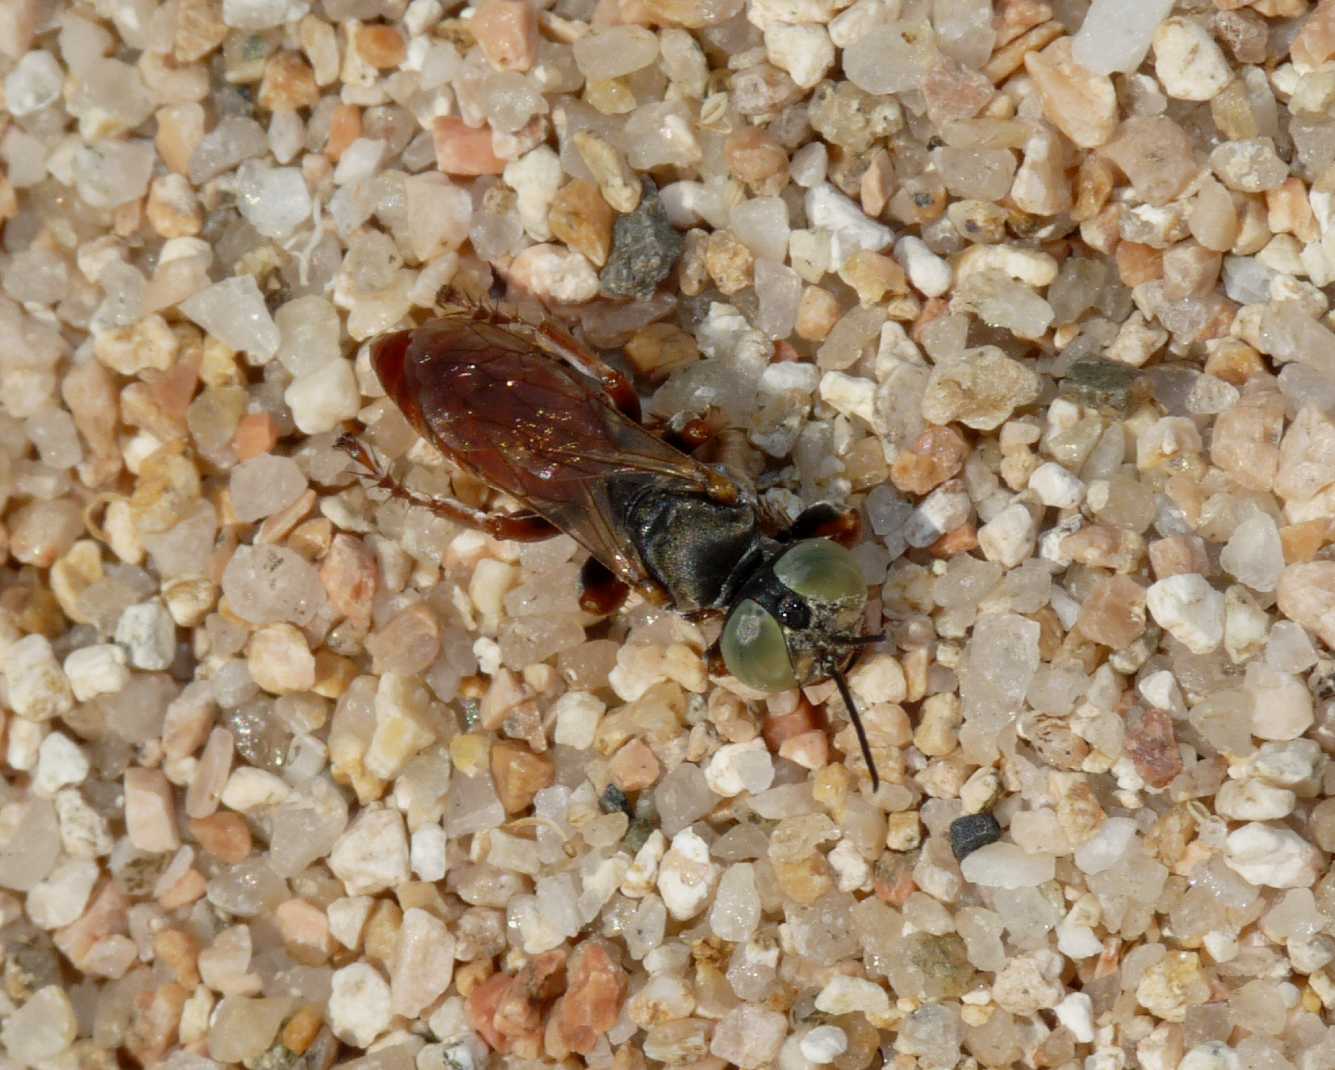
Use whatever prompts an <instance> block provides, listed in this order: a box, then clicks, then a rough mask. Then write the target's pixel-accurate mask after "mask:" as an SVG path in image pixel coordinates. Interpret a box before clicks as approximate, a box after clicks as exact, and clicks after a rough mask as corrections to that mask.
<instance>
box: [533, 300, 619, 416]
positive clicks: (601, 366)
mask: <svg viewBox="0 0 1335 1070" xmlns="http://www.w3.org/2000/svg"><path fill="white" fill-rule="evenodd" d="M537 331H538V334H539V335H541V336H542V337H543V338H544V339H545V340H546V342H547V344H548V345H549V346H551V348H552V349H553V350H554V351H555V352H556V353H557V355H558V356H560V357H561V358H562V359H563V360H565V361H567V362H568V363H570V364H572V365H574V367H575V368H577V369H578V370H579V371H581V372H583V373H584V374H585V375H587V376H588V377H589V378H590V379H593V380H595V381H597V382H599V383H601V384H602V387H603V389H604V390H606V391H607V396H608V397H609V398H611V399H612V404H613V405H615V406H616V407H617V408H618V409H620V410H621V412H622V413H623V414H624V415H625V416H627V417H629V418H630V419H632V420H634V421H635V422H636V423H639V422H640V395H639V394H638V393H637V392H636V390H635V384H634V383H632V382H631V381H630V378H629V377H628V376H626V375H624V374H622V373H621V372H619V371H617V370H616V369H615V368H613V367H612V366H611V365H610V364H608V363H606V362H605V361H603V360H602V359H600V358H599V357H596V356H594V355H593V354H592V353H590V352H589V351H588V350H587V349H585V348H584V347H583V346H582V345H580V344H579V342H577V341H576V340H575V338H574V336H573V335H571V334H570V333H569V332H568V331H565V330H563V329H562V328H560V327H558V326H556V324H554V323H552V322H551V321H550V320H547V321H546V322H544V323H543V324H542V325H541V326H540V327H538V328H537Z"/></svg>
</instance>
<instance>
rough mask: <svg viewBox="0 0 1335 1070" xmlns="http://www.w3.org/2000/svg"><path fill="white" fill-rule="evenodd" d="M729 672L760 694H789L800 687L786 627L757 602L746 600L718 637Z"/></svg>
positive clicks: (728, 620)
mask: <svg viewBox="0 0 1335 1070" xmlns="http://www.w3.org/2000/svg"><path fill="white" fill-rule="evenodd" d="M719 651H720V653H722V655H723V664H725V665H726V666H727V667H728V671H729V672H730V673H732V674H733V676H735V677H737V679H738V680H740V681H741V682H742V683H744V684H746V686H747V687H754V688H755V689H756V690H757V691H787V690H788V689H789V688H791V687H796V686H797V676H796V674H795V673H794V672H793V662H792V659H791V658H790V657H789V656H788V644H787V643H786V642H784V638H783V627H782V626H781V625H780V624H779V622H778V621H777V620H775V619H774V616H773V615H772V614H771V613H769V612H768V611H767V610H766V609H765V608H764V607H762V606H761V605H760V604H759V603H758V602H753V601H752V600H751V599H749V598H747V599H743V600H742V601H741V602H738V603H737V605H736V606H734V607H733V610H732V612H731V613H729V614H728V619H727V621H726V622H725V623H724V625H723V634H722V635H721V636H719Z"/></svg>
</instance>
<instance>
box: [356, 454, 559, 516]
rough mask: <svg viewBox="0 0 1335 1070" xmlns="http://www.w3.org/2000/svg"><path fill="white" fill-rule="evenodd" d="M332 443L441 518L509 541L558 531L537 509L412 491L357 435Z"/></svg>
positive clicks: (380, 483)
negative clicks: (515, 509) (492, 506)
mask: <svg viewBox="0 0 1335 1070" xmlns="http://www.w3.org/2000/svg"><path fill="white" fill-rule="evenodd" d="M336 445H337V446H338V448H339V449H341V450H342V451H343V452H344V453H346V454H348V456H350V457H351V458H352V459H353V460H354V461H356V462H357V463H358V464H359V465H361V466H362V468H364V469H365V470H366V473H367V476H368V477H369V478H370V480H371V482H373V483H374V484H375V485H376V486H377V487H381V488H383V489H384V490H387V491H389V492H390V494H392V495H393V496H394V497H396V498H398V499H399V500H400V501H405V502H407V503H408V504H409V505H416V506H418V507H419V508H422V509H429V510H430V511H431V512H433V513H435V514H436V516H439V517H442V518H444V519H445V520H453V521H454V522H455V523H456V524H462V525H463V526H464V527H468V528H474V529H476V530H478V531H485V532H486V533H487V534H488V535H490V536H491V537H492V538H494V539H505V540H508V541H511V542H539V541H541V540H542V539H550V538H551V537H552V536H553V535H558V534H560V529H558V528H557V527H556V525H554V524H553V523H552V522H551V521H550V520H548V519H546V518H545V517H541V516H539V515H538V514H537V513H484V512H483V511H482V510H481V509H472V508H470V507H468V506H467V505H463V504H462V503H460V502H456V501H451V500H450V499H449V498H428V497H426V496H425V495H422V494H415V493H414V492H413V491H411V490H409V489H408V488H407V487H405V486H404V485H403V484H402V483H400V482H399V481H398V480H397V479H395V478H394V477H393V476H392V475H390V474H389V473H388V472H387V471H385V469H384V467H383V466H382V465H381V464H380V462H379V461H377V460H376V459H375V456H374V455H373V454H372V453H371V451H370V450H369V449H367V448H366V446H365V444H364V443H362V442H361V441H360V440H359V439H357V438H355V437H354V436H352V435H341V436H339V439H338V442H337V443H336Z"/></svg>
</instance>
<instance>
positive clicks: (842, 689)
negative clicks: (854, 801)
mask: <svg viewBox="0 0 1335 1070" xmlns="http://www.w3.org/2000/svg"><path fill="white" fill-rule="evenodd" d="M831 675H832V676H833V677H834V683H835V686H836V687H838V688H839V697H840V698H842V699H843V700H844V708H845V709H847V710H848V717H849V720H851V721H852V722H853V729H854V731H856V732H857V734H858V745H859V746H860V747H861V748H862V757H863V759H864V760H865V761H866V763H867V771H868V772H869V773H871V790H872V791H879V790H880V787H881V775H880V774H879V773H878V772H877V771H876V762H875V761H874V760H873V759H872V756H871V744H870V743H868V742H867V730H866V729H865V728H863V727H862V718H861V717H860V716H859V715H858V707H857V704H856V703H855V702H854V701H853V692H852V691H850V690H849V688H848V681H847V680H846V679H844V674H843V672H842V671H841V670H839V669H835V670H834V671H833V673H831Z"/></svg>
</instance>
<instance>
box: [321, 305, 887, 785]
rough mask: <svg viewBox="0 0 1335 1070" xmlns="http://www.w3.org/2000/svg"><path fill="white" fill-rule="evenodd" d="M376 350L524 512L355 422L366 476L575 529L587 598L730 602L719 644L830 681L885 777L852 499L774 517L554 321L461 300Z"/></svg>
mask: <svg viewBox="0 0 1335 1070" xmlns="http://www.w3.org/2000/svg"><path fill="white" fill-rule="evenodd" d="M370 357H371V364H372V366H373V367H374V368H375V371H376V374H377V375H378V376H379V379H380V382H381V385H382V386H383V387H384V390H385V393H386V395H387V396H388V397H389V398H390V399H391V400H392V401H393V402H394V403H395V404H396V405H397V406H398V408H399V409H400V411H401V412H402V413H403V415H404V417H405V418H406V419H407V420H408V422H409V423H410V424H411V425H412V426H413V428H414V429H415V430H416V431H417V433H418V434H419V435H421V436H422V437H423V438H425V439H426V440H427V441H429V442H430V443H431V444H432V445H434V446H435V447H436V448H437V449H439V450H440V451H441V453H443V454H444V455H445V457H446V458H447V459H448V460H450V461H451V462H452V463H453V464H455V465H457V466H458V467H459V468H461V469H463V470H464V471H465V472H468V473H470V474H471V475H473V476H474V477H476V478H477V479H479V480H481V481H482V482H483V483H485V484H487V485H489V486H490V487H491V488H493V489H494V490H498V491H501V492H503V493H504V494H506V495H508V496H509V497H511V498H513V499H514V500H516V501H517V502H519V503H520V506H521V508H522V510H523V511H521V512H516V513H488V512H484V511H482V510H478V509H474V508H472V507H470V506H467V505H465V504H463V503H462V502H459V501H456V500H453V499H449V498H434V497H425V496H423V495H419V494H415V493H414V492H412V491H410V490H409V489H408V488H406V487H404V486H403V485H402V484H401V483H400V482H399V481H398V480H396V479H395V478H394V477H393V476H392V475H391V474H390V473H389V472H388V471H387V470H386V469H384V468H383V467H382V466H381V465H380V463H379V462H378V461H377V459H376V458H375V456H374V455H373V454H372V453H371V451H370V450H368V449H367V448H366V446H365V445H364V444H363V443H361V442H360V441H359V440H357V439H356V438H355V437H353V436H351V435H343V436H342V437H341V438H340V439H339V443H338V444H339V446H340V448H342V449H344V450H345V451H347V452H348V453H349V454H350V455H351V456H352V457H353V458H354V460H356V461H357V463H358V464H360V465H361V467H362V468H363V469H365V472H366V475H367V477H368V478H369V479H370V480H372V481H373V482H374V483H375V484H376V485H378V486H380V487H382V488H384V489H385V490H388V491H389V492H390V493H391V494H392V495H394V496H396V497H398V498H400V499H403V500H405V501H408V502H409V503H411V504H413V505H416V506H421V507H423V508H426V509H429V510H431V512H433V513H435V514H436V515H438V516H441V517H444V518H446V519H448V520H451V521H454V522H456V523H459V524H461V525H465V526H468V527H471V528H476V529H479V530H482V531H485V532H487V533H488V534H490V535H492V536H494V537H495V538H497V539H512V540H521V541H527V540H536V539H543V538H547V537H549V536H552V535H555V534H557V533H558V532H565V533H566V534H567V535H570V536H571V537H572V538H574V539H575V541H576V542H578V543H579V544H580V545H581V546H583V547H584V548H585V549H586V550H587V551H588V552H589V558H588V560H587V562H586V563H585V565H584V566H583V569H582V571H581V574H580V581H581V588H582V594H581V599H580V602H581V606H582V607H583V608H584V609H586V610H588V611H590V612H594V613H599V614H607V613H611V612H614V611H615V610H616V608H617V607H618V606H619V605H620V604H621V602H622V601H623V600H624V599H625V598H626V596H627V594H628V593H629V592H630V591H632V590H633V591H636V592H638V593H639V594H640V595H641V596H642V597H643V598H644V599H646V600H647V601H648V602H650V603H652V604H655V605H659V606H664V607H669V608H672V609H674V610H676V611H678V612H680V613H682V614H684V615H686V616H688V617H690V618H692V619H700V618H703V617H707V616H711V615H713V616H717V615H722V616H723V618H724V619H723V628H722V632H721V634H720V636H719V639H718V642H717V645H716V647H715V648H714V649H713V650H712V651H711V654H712V655H713V656H714V658H715V660H717V659H720V658H721V660H722V662H723V665H724V667H725V668H726V669H727V671H728V672H729V673H731V674H732V675H733V676H734V677H735V678H736V679H737V680H739V681H740V682H741V683H743V684H745V685H747V686H748V687H751V688H754V689H755V690H758V691H761V692H770V693H773V692H779V691H786V690H788V689H790V688H794V687H800V686H804V685H806V684H811V683H818V682H820V681H823V680H829V679H833V680H834V682H835V684H836V686H837V688H838V691H839V694H840V696H841V697H842V698H843V702H844V706H845V708H846V709H847V710H848V713H849V716H850V718H851V720H852V722H853V726H854V728H855V730H856V733H857V738H858V743H859V745H860V747H861V749H862V754H863V757H864V758H865V759H866V763H867V768H868V771H869V772H870V774H871V780H872V786H873V790H875V788H877V787H878V786H879V783H880V778H879V776H878V774H877V770H876V765H875V762H874V761H873V760H872V755H871V748H870V746H869V744H868V742H867V735H866V731H865V729H864V728H863V725H862V720H861V718H860V717H859V715H858V711H857V707H856V705H855V704H854V701H853V696H852V693H851V692H850V690H849V686H848V682H847V679H846V676H845V673H846V671H847V669H848V667H849V665H850V664H851V662H852V661H853V659H854V658H855V657H856V656H857V652H858V651H859V650H860V649H861V648H863V647H865V646H866V645H868V644H870V643H875V642H877V641H879V640H881V639H882V638H883V636H867V635H864V634H862V624H863V617H864V615H865V609H866V604H867V583H866V580H865V579H864V578H863V575H862V571H861V569H860V568H859V566H858V564H857V562H856V560H855V559H854V557H853V555H852V554H851V553H850V552H849V550H848V549H847V547H846V545H845V544H846V543H851V542H853V541H855V540H856V538H857V535H858V532H859V530H860V524H859V523H858V520H857V513H856V512H853V511H842V512H841V511H840V510H838V509H835V508H834V507H833V506H830V505H827V504H820V505H815V506H812V507H810V508H808V509H807V510H805V511H804V512H803V513H801V514H800V515H799V516H798V517H797V519H796V520H795V521H794V522H793V523H791V524H789V525H787V526H786V527H782V528H779V527H778V526H777V525H774V524H772V523H770V522H768V521H767V517H766V514H765V511H764V510H762V509H761V508H760V507H759V504H758V502H757V499H756V497H755V494H754V491H752V490H751V489H750V486H749V483H747V482H746V481H744V480H742V479H741V478H739V477H737V476H736V475H734V474H732V473H731V472H729V471H728V470H727V469H726V468H725V467H723V466H721V465H710V464H706V463H704V462H703V461H701V460H698V459H696V457H694V456H692V455H691V454H690V453H688V452H686V450H687V448H689V447H691V446H698V445H700V438H701V435H700V429H699V428H698V427H694V428H690V427H688V428H687V430H686V431H684V432H677V433H671V432H669V433H667V434H655V433H653V432H652V431H650V430H649V428H647V427H646V426H645V425H644V423H643V422H642V420H641V412H640V399H639V395H638V394H637V393H636V391H635V388H634V386H633V384H632V383H631V381H630V380H629V378H627V377H626V376H625V375H623V374H622V373H621V372H619V371H617V370H616V369H615V368H613V367H611V366H610V365H609V364H607V363H606V362H605V361H603V360H601V359H600V358H598V357H596V356H594V355H593V354H592V353H591V352H589V351H588V350H587V349H585V348H584V347H583V346H582V345H580V344H579V343H578V342H577V341H576V340H575V339H574V338H573V337H572V336H571V335H570V334H568V333H567V332H566V331H564V330H563V329H562V328H560V327H558V326H557V325H555V324H554V323H553V322H551V321H550V320H546V321H543V322H541V323H539V324H536V325H535V324H531V323H528V322H525V321H523V320H520V319H518V318H514V317H510V316H507V315H505V314H503V313H501V312H500V311H498V310H497V309H496V308H488V307H481V306H478V305H474V304H468V303H458V304H450V305H447V306H446V307H445V308H444V314H443V315H441V316H439V317H438V318H436V319H432V320H429V321H427V322H424V323H422V324H420V325H419V326H416V327H412V328H408V329H404V330H398V331H394V332H391V333H389V334H385V335H382V336H380V337H379V338H377V339H376V340H375V341H373V342H372V343H371V349H370ZM669 438H670V439H672V441H669V440H668V439H669Z"/></svg>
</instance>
